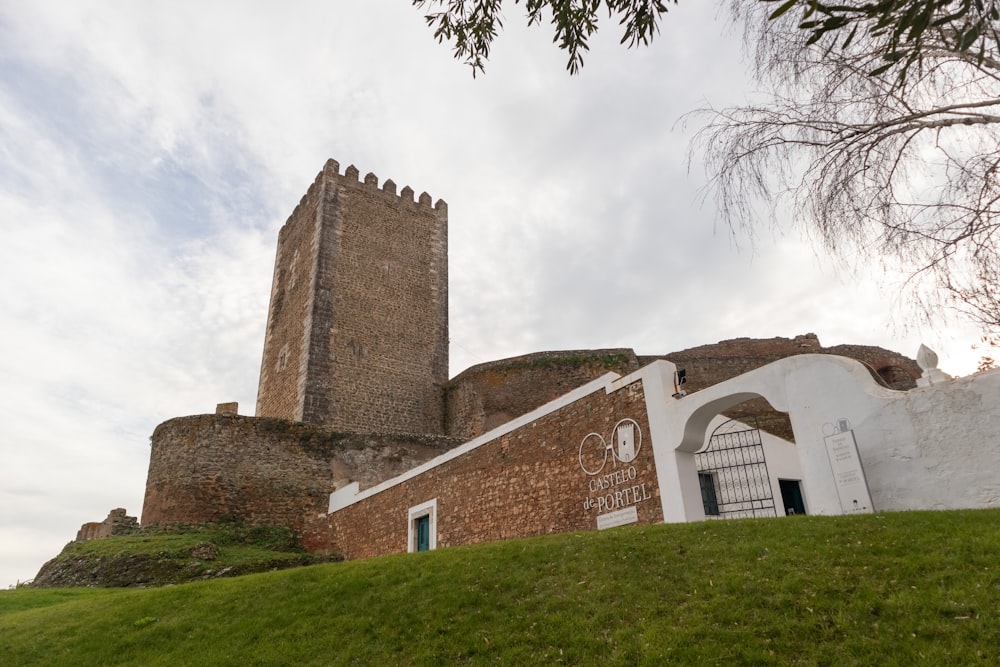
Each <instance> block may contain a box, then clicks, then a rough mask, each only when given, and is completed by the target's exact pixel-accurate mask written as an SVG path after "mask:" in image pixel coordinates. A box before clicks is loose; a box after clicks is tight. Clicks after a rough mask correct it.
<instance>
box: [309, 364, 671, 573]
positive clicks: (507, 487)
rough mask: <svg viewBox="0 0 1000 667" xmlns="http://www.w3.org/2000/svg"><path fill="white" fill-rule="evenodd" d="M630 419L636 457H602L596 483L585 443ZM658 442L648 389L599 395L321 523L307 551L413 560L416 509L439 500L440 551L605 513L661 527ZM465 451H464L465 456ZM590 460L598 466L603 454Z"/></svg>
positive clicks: (561, 528) (569, 525)
mask: <svg viewBox="0 0 1000 667" xmlns="http://www.w3.org/2000/svg"><path fill="white" fill-rule="evenodd" d="M625 418H629V419H634V420H635V422H636V424H637V426H638V429H639V430H640V431H641V433H642V437H643V438H644V440H643V441H642V443H641V446H639V447H638V452H637V455H636V458H635V459H634V460H633V461H631V462H629V463H627V464H623V463H621V462H615V461H613V460H608V461H607V462H606V463H605V465H604V466H603V468H599V463H600V461H599V460H598V459H597V458H594V459H593V460H591V458H587V462H588V465H590V466H591V468H592V469H593V470H600V471H599V473H598V474H595V475H588V474H587V473H586V472H584V471H583V470H582V469H581V463H580V445H581V442H582V441H583V440H584V438H586V437H587V435H588V434H589V433H600V434H602V435H603V437H604V438H606V439H608V441H609V442H610V441H612V440H611V438H612V437H613V435H612V433H613V429H614V427H615V425H616V424H617V423H618V422H619V421H620V420H622V419H625ZM648 434H649V424H648V421H647V419H646V407H645V396H644V392H643V387H642V382H641V381H637V382H633V383H632V384H630V385H628V386H626V387H622V388H620V389H618V390H617V391H614V392H612V393H610V394H608V393H606V392H605V390H604V389H603V388H599V389H597V390H596V391H593V392H592V393H590V394H588V395H586V396H583V397H582V398H580V399H579V400H576V401H574V402H572V403H569V404H568V405H566V406H564V407H562V408H560V409H558V410H556V411H554V412H551V413H549V414H546V415H543V416H541V417H539V418H538V419H536V420H534V421H531V422H530V423H526V424H524V425H522V426H520V427H518V428H515V429H514V430H512V431H510V432H508V433H506V434H504V435H501V436H499V437H497V438H495V439H492V440H490V441H488V442H485V443H482V444H479V445H478V446H475V447H473V448H471V449H469V450H468V451H466V452H465V453H463V454H462V455H461V456H456V457H455V458H451V459H450V460H447V461H445V462H443V463H440V464H439V465H437V466H435V467H433V468H430V469H428V470H426V471H424V472H422V473H419V474H416V475H414V476H412V477H409V478H407V479H405V480H404V481H401V482H399V483H396V484H394V485H393V486H390V487H388V488H386V489H384V490H381V491H379V492H378V493H375V494H374V495H371V496H370V497H368V498H366V499H364V500H361V501H359V502H357V503H356V504H353V505H349V506H347V507H345V508H343V509H340V510H339V511H335V512H333V513H332V514H330V515H329V517H326V518H322V519H320V518H317V519H315V520H314V521H312V522H311V523H310V526H309V527H308V528H307V530H306V543H307V545H308V546H309V547H310V548H311V549H313V550H317V551H330V552H335V553H339V554H342V555H343V556H345V557H346V558H363V557H369V556H375V555H381V554H388V553H396V552H405V551H407V550H408V544H407V535H408V521H409V509H410V508H411V507H413V506H415V505H419V504H421V503H425V502H428V501H431V500H436V526H435V527H434V528H432V530H435V531H436V541H437V542H436V546H437V547H446V546H457V545H462V544H472V543H477V542H485V541H493V540H502V539H509V538H514V537H527V536H533V535H547V534H552V533H561V532H566V531H571V530H592V529H594V528H595V527H596V522H597V516H598V514H606V513H609V512H613V511H616V510H619V509H625V508H628V507H630V506H634V507H635V510H636V513H637V517H638V521H639V523H656V522H660V521H662V520H663V510H662V506H661V502H660V496H659V488H658V484H657V477H656V468H655V464H654V462H653V448H652V444H651V442H650V441H649V439H648ZM470 444H475V443H470ZM462 451H464V447H463V448H459V449H457V450H456V451H455V453H456V454H457V453H459V452H462ZM587 451H588V452H589V453H590V454H594V455H595V457H596V454H597V453H599V452H601V451H603V448H601V447H596V446H595V448H594V449H593V451H591V450H587ZM608 458H609V459H611V457H610V456H609V457H608ZM378 488H379V487H376V489H378ZM376 489H372V491H375V490H376Z"/></svg>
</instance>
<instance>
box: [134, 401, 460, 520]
mask: <svg viewBox="0 0 1000 667" xmlns="http://www.w3.org/2000/svg"><path fill="white" fill-rule="evenodd" d="M151 440H152V444H151V452H150V457H149V473H148V475H147V478H146V496H145V501H144V503H143V509H142V524H143V525H144V526H147V525H155V524H165V523H178V522H192V523H193V522H201V521H216V520H218V519H220V518H222V517H227V516H229V517H236V518H240V519H242V520H244V521H246V522H247V523H251V524H284V525H289V526H292V527H294V528H296V529H301V527H302V526H303V523H304V520H305V518H306V517H307V516H308V515H311V514H316V513H323V514H325V512H326V510H327V504H328V499H329V494H330V492H331V491H333V490H334V489H335V488H337V487H338V486H340V485H343V484H346V483H347V482H348V481H350V480H357V481H359V482H360V483H361V484H362V485H363V486H364V487H367V486H370V485H372V484H375V483H377V482H380V481H382V480H384V479H388V478H390V477H394V476H396V475H398V474H400V473H402V472H404V471H406V470H409V469H411V468H413V467H415V466H417V465H419V464H421V463H423V462H424V461H427V460H429V459H431V458H433V457H435V456H438V455H440V454H442V453H444V452H446V451H448V450H449V449H451V448H452V447H454V446H456V445H458V444H459V441H457V440H454V439H449V438H443V437H437V436H399V435H378V434H350V433H336V432H331V431H330V430H329V429H324V428H319V427H313V426H308V425H305V424H299V423H293V422H289V421H285V420H280V419H264V418H255V417H240V416H232V415H197V416H193V417H179V418H177V419H171V420H169V421H166V422H164V423H162V424H160V425H159V426H158V427H157V428H156V430H155V431H154V432H153V436H152V439H151Z"/></svg>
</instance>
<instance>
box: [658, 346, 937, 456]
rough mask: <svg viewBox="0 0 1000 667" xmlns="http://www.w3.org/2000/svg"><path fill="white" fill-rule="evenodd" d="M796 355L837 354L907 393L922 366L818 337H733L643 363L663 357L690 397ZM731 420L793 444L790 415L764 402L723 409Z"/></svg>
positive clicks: (878, 350) (879, 351) (868, 348)
mask: <svg viewBox="0 0 1000 667" xmlns="http://www.w3.org/2000/svg"><path fill="white" fill-rule="evenodd" d="M797 354H836V355H839V356H843V357H848V358H850V359H855V360H856V361H860V362H862V363H863V364H865V365H866V366H867V367H868V370H869V372H870V373H871V374H872V377H873V378H874V379H875V380H876V381H877V382H879V383H880V384H882V385H885V386H887V387H889V388H890V389H898V390H907V389H911V388H913V387H915V386H916V378H918V377H920V373H921V370H920V367H919V366H917V363H916V362H915V361H913V360H912V359H909V358H907V357H905V356H903V355H901V354H899V353H897V352H892V351H890V350H885V349H882V348H880V347H874V346H870V345H836V346H833V347H823V346H822V345H821V344H820V341H819V338H818V337H817V336H816V334H812V333H808V334H804V335H801V336H796V337H794V338H781V337H776V338H734V339H731V340H724V341H720V342H718V343H713V344H709V345H700V346H698V347H692V348H689V349H686V350H681V351H680V352H671V353H669V354H665V355H657V356H642V357H639V362H640V364H642V365H646V364H648V363H650V362H652V361H654V360H655V359H666V360H668V361H671V362H673V363H674V364H676V365H677V368H683V369H685V370H686V371H687V384H685V385H684V388H685V389H686V391H687V392H688V393H691V392H695V391H698V390H700V389H705V388H706V387H711V386H712V385H715V384H718V383H720V382H723V381H724V380H728V379H730V378H734V377H736V376H737V375H742V374H743V373H746V372H748V371H752V370H754V369H755V368H760V367H761V366H765V365H767V364H769V363H771V362H773V361H777V360H778V359H784V358H785V357H790V356H794V355H797ZM725 414H726V416H728V417H731V418H733V419H740V420H745V421H753V422H755V423H757V425H759V426H760V428H762V429H764V430H766V431H768V432H770V433H773V434H774V435H777V436H779V437H782V438H785V439H787V440H793V439H794V438H793V434H792V425H791V422H789V420H788V415H786V414H785V413H783V412H777V411H776V410H774V409H773V408H772V407H771V406H770V405H769V404H768V403H767V402H766V401H764V400H763V399H755V400H752V401H747V402H746V403H742V404H740V405H738V406H736V407H735V408H733V409H731V410H727V411H726V413H725Z"/></svg>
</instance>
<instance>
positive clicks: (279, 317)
mask: <svg viewBox="0 0 1000 667" xmlns="http://www.w3.org/2000/svg"><path fill="white" fill-rule="evenodd" d="M338 170H339V166H338V165H337V163H336V162H334V161H333V160H330V161H328V162H327V164H326V166H325V167H324V169H323V171H322V172H321V173H320V175H319V176H318V177H317V179H316V182H315V183H314V184H313V186H312V187H311V188H310V189H309V192H308V193H307V194H306V196H305V197H304V198H303V200H302V202H301V203H300V205H299V207H298V208H296V210H295V212H294V213H293V214H292V216H291V217H290V218H289V221H288V222H287V223H286V224H285V227H283V228H282V232H281V234H279V245H278V253H277V259H276V261H275V273H274V285H273V287H272V297H271V306H270V308H269V319H268V333H267V335H266V337H265V350H264V356H263V361H262V367H261V382H260V388H259V390H258V396H259V398H258V411H257V414H258V416H276V417H281V418H286V419H297V420H301V421H303V422H305V423H309V424H321V425H325V426H328V427H330V428H336V429H340V430H347V431H357V432H362V431H367V432H395V433H424V434H442V433H443V413H444V407H443V388H444V384H445V383H446V382H447V379H448V259H447V251H448V249H447V220H448V208H447V205H446V204H445V203H444V202H443V201H441V200H438V202H437V203H436V204H435V205H434V206H433V207H432V206H431V197H430V195H428V194H427V193H426V192H425V193H422V194H421V195H420V197H419V198H418V201H414V198H413V190H412V189H411V188H409V187H405V188H403V189H402V191H401V192H400V194H399V195H397V194H396V185H395V183H393V182H392V181H391V180H387V181H386V182H385V183H384V184H383V186H382V188H379V187H378V179H377V178H376V177H375V175H374V174H371V173H369V174H367V175H366V176H365V178H364V181H363V182H359V180H358V170H357V169H356V168H355V167H353V166H351V167H348V168H347V169H346V170H345V172H344V174H343V175H340V174H339V173H338ZM303 290H304V291H303ZM300 340H301V341H302V342H301V344H300V343H299V342H298V341H300ZM289 396H294V397H295V405H294V406H289V402H290V399H289V398H288V397H289ZM290 407H292V409H289V408H290Z"/></svg>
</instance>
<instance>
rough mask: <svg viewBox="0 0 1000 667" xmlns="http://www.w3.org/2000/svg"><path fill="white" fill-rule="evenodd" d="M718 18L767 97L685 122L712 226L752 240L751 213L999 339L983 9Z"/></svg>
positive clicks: (996, 39) (989, 72)
mask: <svg viewBox="0 0 1000 667" xmlns="http://www.w3.org/2000/svg"><path fill="white" fill-rule="evenodd" d="M880 7H881V8H882V9H884V10H885V11H884V12H883V13H882V14H878V13H876V10H877V9H879V8H880ZM901 7H904V8H905V7H909V8H910V9H907V10H906V11H905V12H904V10H903V9H901ZM886 8H887V9H886ZM863 10H864V11H863ZM890 10H891V11H890ZM918 10H919V11H918ZM907 12H909V13H907ZM914 12H917V13H914ZM731 13H732V15H733V17H734V18H735V19H736V20H737V21H739V23H740V24H741V25H742V26H743V27H744V43H745V44H746V45H747V47H748V50H749V52H750V53H751V54H752V56H753V57H752V63H753V69H752V71H753V75H754V77H755V79H756V81H757V82H758V83H759V84H761V88H762V89H763V90H764V91H766V92H765V94H764V95H762V96H761V99H760V100H759V101H758V102H757V103H754V104H748V105H746V106H741V107H735V108H727V109H714V108H709V109H703V110H700V111H698V112H695V114H694V115H695V116H697V117H699V118H700V119H701V120H702V121H704V123H705V124H704V126H703V127H702V129H701V130H700V131H699V132H698V134H697V135H696V137H695V141H694V143H693V149H692V150H693V153H694V154H697V155H699V156H700V157H701V159H702V160H703V162H704V164H705V166H706V170H707V172H708V175H709V179H710V185H709V196H710V197H712V198H713V199H714V201H715V202H716V204H717V206H718V210H719V213H720V216H721V217H722V218H723V219H724V220H725V221H727V222H728V223H729V224H731V225H733V226H734V227H738V228H742V229H745V230H746V231H747V232H749V233H751V234H752V232H753V229H752V227H753V225H754V222H755V218H754V216H753V213H754V212H755V211H756V210H759V207H760V206H761V205H763V206H764V207H765V208H766V209H769V210H770V212H771V213H772V214H775V215H780V216H792V217H793V218H794V219H795V220H796V222H798V223H799V224H801V225H802V226H803V227H804V228H805V229H806V230H808V231H809V232H810V233H812V234H814V235H815V237H816V238H817V239H818V240H819V241H820V243H821V244H822V245H823V246H824V247H825V248H827V249H828V250H829V251H830V252H832V253H833V254H834V255H836V256H838V257H842V258H852V259H854V261H855V262H860V263H865V264H869V263H871V262H873V261H875V262H882V263H884V264H885V265H887V266H890V267H893V268H899V267H901V268H902V269H903V270H904V271H905V273H906V275H908V276H909V277H908V280H907V281H906V286H907V288H908V293H909V294H910V295H911V296H912V297H913V299H912V301H913V302H914V303H915V304H917V305H918V306H920V307H921V309H922V311H923V312H924V313H925V314H928V315H931V316H933V314H934V313H935V311H936V309H937V308H938V307H939V306H941V305H942V303H943V304H946V305H949V306H951V307H954V308H956V309H958V310H960V311H962V312H963V313H964V314H965V315H967V316H969V317H971V318H972V319H973V320H974V321H976V322H977V323H978V324H980V325H981V326H982V327H983V329H984V331H985V332H987V333H988V334H993V335H995V334H996V333H997V332H1000V294H998V289H1000V252H998V251H1000V230H998V228H1000V217H998V213H1000V206H998V198H1000V184H998V177H997V168H998V165H1000V36H998V34H997V31H996V27H995V26H996V25H997V21H996V17H997V13H996V9H995V8H993V7H992V6H988V7H987V6H982V5H975V4H972V3H950V2H934V3H912V2H911V3H909V5H904V3H900V2H896V3H882V5H874V4H872V5H863V6H861V9H856V8H853V7H850V6H847V7H842V6H835V7H824V6H822V5H818V4H816V3H808V2H803V1H802V0H796V2H786V3H785V4H783V5H780V6H778V7H777V9H775V6H774V4H768V3H745V2H733V4H732V6H731Z"/></svg>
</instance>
